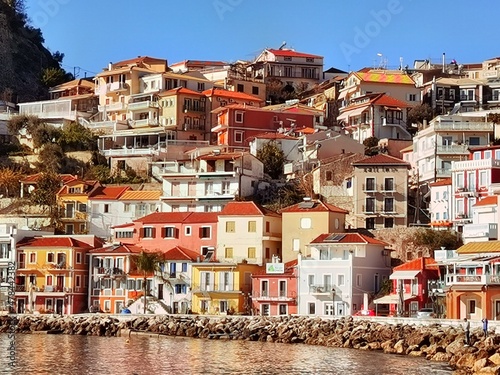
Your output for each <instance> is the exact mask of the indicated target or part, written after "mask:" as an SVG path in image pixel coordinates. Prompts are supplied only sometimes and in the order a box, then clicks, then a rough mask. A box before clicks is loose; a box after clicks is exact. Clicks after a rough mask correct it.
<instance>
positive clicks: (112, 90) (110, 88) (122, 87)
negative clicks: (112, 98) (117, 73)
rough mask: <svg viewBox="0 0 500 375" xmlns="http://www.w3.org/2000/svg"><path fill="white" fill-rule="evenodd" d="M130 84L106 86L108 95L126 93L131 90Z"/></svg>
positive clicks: (118, 83) (121, 83)
mask: <svg viewBox="0 0 500 375" xmlns="http://www.w3.org/2000/svg"><path fill="white" fill-rule="evenodd" d="M129 87H130V86H129V85H128V83H125V82H113V83H107V84H106V94H111V93H116V92H120V91H126V90H128V89H129Z"/></svg>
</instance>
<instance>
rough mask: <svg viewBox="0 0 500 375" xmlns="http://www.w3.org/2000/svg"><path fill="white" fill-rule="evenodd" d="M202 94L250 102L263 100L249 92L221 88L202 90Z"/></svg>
mask: <svg viewBox="0 0 500 375" xmlns="http://www.w3.org/2000/svg"><path fill="white" fill-rule="evenodd" d="M202 94H204V95H206V96H209V97H210V96H221V97H223V98H231V99H239V100H246V101H251V102H256V103H260V102H263V101H264V100H262V99H261V98H259V97H257V96H253V95H249V94H245V93H244V92H237V91H229V90H223V89H216V88H213V89H208V90H205V91H203V92H202Z"/></svg>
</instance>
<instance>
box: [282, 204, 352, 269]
mask: <svg viewBox="0 0 500 375" xmlns="http://www.w3.org/2000/svg"><path fill="white" fill-rule="evenodd" d="M347 213H348V212H347V211H346V210H343V209H341V208H339V207H336V206H333V205H331V204H327V203H323V202H321V201H319V200H311V199H304V201H303V202H300V203H297V204H294V205H293V206H289V207H287V208H285V209H283V210H282V211H281V215H282V216H281V217H282V238H283V241H282V246H283V249H282V257H283V259H282V261H283V262H284V263H286V262H289V261H291V260H295V259H297V255H298V254H299V253H301V254H302V256H308V255H309V254H310V250H309V243H310V242H311V241H312V240H313V239H315V238H316V237H318V236H319V235H321V234H323V233H343V232H345V216H346V214H347Z"/></svg>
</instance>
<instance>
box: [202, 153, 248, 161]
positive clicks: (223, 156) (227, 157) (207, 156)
mask: <svg viewBox="0 0 500 375" xmlns="http://www.w3.org/2000/svg"><path fill="white" fill-rule="evenodd" d="M241 155H249V153H248V152H221V153H220V154H219V153H217V154H214V153H212V154H204V155H200V156H198V157H197V158H196V159H198V160H235V159H239V158H241Z"/></svg>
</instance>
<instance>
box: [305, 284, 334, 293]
mask: <svg viewBox="0 0 500 375" xmlns="http://www.w3.org/2000/svg"><path fill="white" fill-rule="evenodd" d="M332 289H333V286H332V285H330V284H318V285H309V294H331V293H332Z"/></svg>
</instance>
